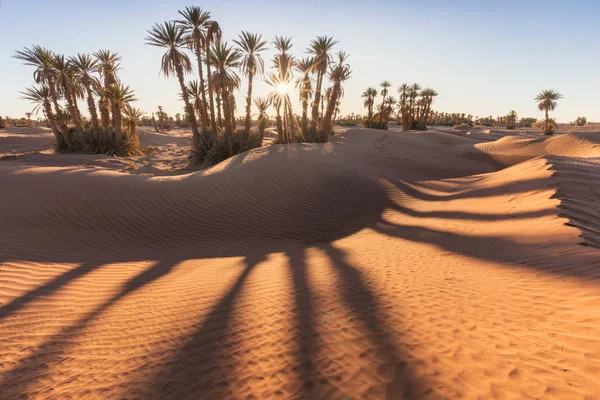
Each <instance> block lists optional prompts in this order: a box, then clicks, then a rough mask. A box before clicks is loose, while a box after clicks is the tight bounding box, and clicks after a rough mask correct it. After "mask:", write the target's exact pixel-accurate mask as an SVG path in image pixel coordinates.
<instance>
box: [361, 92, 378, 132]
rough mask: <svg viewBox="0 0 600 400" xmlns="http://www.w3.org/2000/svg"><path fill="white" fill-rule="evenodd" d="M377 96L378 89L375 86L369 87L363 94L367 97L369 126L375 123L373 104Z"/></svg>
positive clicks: (366, 105) (363, 96)
mask: <svg viewBox="0 0 600 400" xmlns="http://www.w3.org/2000/svg"><path fill="white" fill-rule="evenodd" d="M376 96H377V89H375V88H374V87H368V88H367V89H366V90H365V91H364V92H363V93H362V95H361V97H362V98H364V99H365V103H364V105H365V107H367V120H368V121H369V128H370V127H371V126H372V125H373V105H374V104H375V97H376Z"/></svg>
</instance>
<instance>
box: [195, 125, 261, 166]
mask: <svg viewBox="0 0 600 400" xmlns="http://www.w3.org/2000/svg"><path fill="white" fill-rule="evenodd" d="M209 132H210V131H206V132H201V134H200V137H199V139H197V140H195V141H194V142H192V151H191V154H190V164H191V165H200V164H202V163H204V162H208V163H209V164H211V165H216V164H218V163H220V162H222V161H225V160H226V159H228V158H229V157H230V156H229V143H228V142H227V137H226V136H225V135H224V132H222V131H221V132H219V135H218V136H217V139H216V140H215V141H214V142H213V141H212V139H211V138H210V134H209ZM231 137H232V139H231V140H233V143H232V148H233V155H236V154H240V153H243V152H245V151H248V150H252V149H256V148H258V147H261V146H262V136H261V134H260V132H258V131H256V132H248V131H246V130H245V129H238V130H237V131H235V132H234V133H233V135H232V136H231Z"/></svg>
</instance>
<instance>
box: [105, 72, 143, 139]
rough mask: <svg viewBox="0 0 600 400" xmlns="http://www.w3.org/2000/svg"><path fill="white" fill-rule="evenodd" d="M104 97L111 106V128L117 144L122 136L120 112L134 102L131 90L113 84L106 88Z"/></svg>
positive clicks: (127, 87)
mask: <svg viewBox="0 0 600 400" xmlns="http://www.w3.org/2000/svg"><path fill="white" fill-rule="evenodd" d="M106 97H107V98H108V99H109V100H110V102H111V104H112V117H113V120H112V126H113V129H114V131H115V139H116V142H117V144H118V143H120V142H121V139H122V135H123V127H122V117H121V111H122V110H123V109H124V108H125V107H126V106H127V104H128V103H129V102H132V101H135V100H136V99H135V96H134V94H133V90H131V89H130V88H129V86H125V85H123V84H122V83H120V84H119V83H113V84H111V85H109V86H108V87H107V88H106Z"/></svg>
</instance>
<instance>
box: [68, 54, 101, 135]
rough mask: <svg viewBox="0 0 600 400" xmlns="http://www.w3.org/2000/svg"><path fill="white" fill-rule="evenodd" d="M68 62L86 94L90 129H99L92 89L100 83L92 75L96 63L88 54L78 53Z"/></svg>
mask: <svg viewBox="0 0 600 400" xmlns="http://www.w3.org/2000/svg"><path fill="white" fill-rule="evenodd" d="M69 62H70V63H71V64H72V65H73V68H74V69H75V76H76V78H77V80H78V81H79V82H80V83H81V85H83V87H84V88H85V91H86V94H87V103H88V110H89V111H90V117H91V121H92V127H93V128H94V129H98V128H100V123H99V121H98V113H97V111H96V104H95V102H94V92H93V89H95V88H97V87H98V86H99V85H100V83H99V82H98V78H96V76H95V75H94V72H96V64H97V61H96V60H93V59H92V58H91V57H90V56H89V54H81V53H78V54H77V56H76V57H71V58H69Z"/></svg>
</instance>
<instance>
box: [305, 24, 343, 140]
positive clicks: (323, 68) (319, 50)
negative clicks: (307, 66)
mask: <svg viewBox="0 0 600 400" xmlns="http://www.w3.org/2000/svg"><path fill="white" fill-rule="evenodd" d="M336 44H337V41H335V40H333V38H331V37H327V36H318V37H317V38H316V39H314V40H313V41H312V42H311V43H310V47H309V48H308V53H309V54H311V55H312V56H313V68H312V70H313V72H314V73H316V75H317V79H316V87H315V97H314V100H313V105H312V113H311V128H312V129H313V130H314V131H316V129H317V123H318V120H319V105H320V102H321V89H322V87H323V77H324V76H325V73H326V72H327V69H328V67H329V62H330V59H331V56H330V52H331V49H332V48H333V46H335V45H336Z"/></svg>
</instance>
